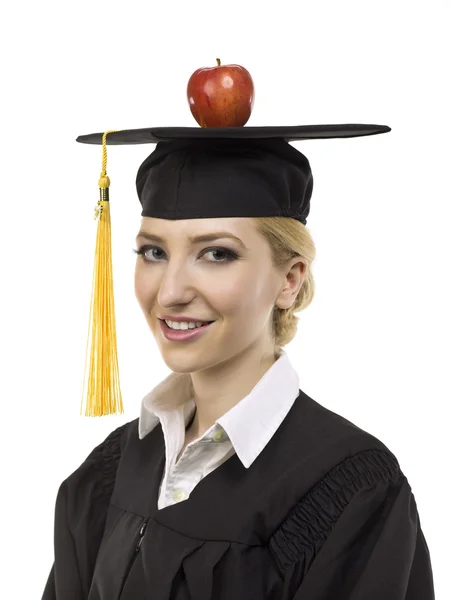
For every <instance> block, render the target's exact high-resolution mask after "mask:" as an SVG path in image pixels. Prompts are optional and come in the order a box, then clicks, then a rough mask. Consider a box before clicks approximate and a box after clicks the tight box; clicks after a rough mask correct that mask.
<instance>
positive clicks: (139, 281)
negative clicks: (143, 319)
mask: <svg viewBox="0 0 449 600" xmlns="http://www.w3.org/2000/svg"><path fill="white" fill-rule="evenodd" d="M153 286H154V282H152V279H151V278H150V277H145V275H144V274H143V272H142V271H141V270H140V269H138V268H136V270H135V272H134V293H135V295H136V298H137V300H138V302H139V304H140V306H141V307H142V308H143V307H148V303H149V301H150V300H151V297H152V296H153V295H154V294H155V291H154V290H153Z"/></svg>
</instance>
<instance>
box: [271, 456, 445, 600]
mask: <svg viewBox="0 0 449 600" xmlns="http://www.w3.org/2000/svg"><path fill="white" fill-rule="evenodd" d="M270 549H271V551H272V553H273V554H274V556H275V560H276V563H277V565H278V568H279V569H280V571H281V573H282V576H283V581H284V595H283V598H286V599H287V598H288V599H289V600H336V599H337V598H338V599H342V600H379V599H380V598H381V599H382V600H434V598H435V594H434V586H433V575H432V567H431V561H430V555H429V549H428V547H427V543H426V540H425V537H424V534H423V532H422V530H421V524H420V519H419V514H418V510H417V506H416V502H415V497H414V495H413V492H412V490H411V488H410V485H409V483H408V481H407V478H406V477H405V475H404V474H403V473H402V472H401V470H400V468H399V465H398V463H397V460H396V458H395V457H394V456H393V455H391V454H389V453H387V452H384V451H382V450H368V451H364V452H360V453H358V454H356V455H354V456H352V457H350V458H348V459H345V460H344V461H343V462H342V463H340V464H338V465H337V466H336V467H335V468H334V469H332V471H330V472H329V473H328V474H327V475H326V476H325V477H324V478H323V479H322V480H321V481H320V482H319V483H318V484H317V485H316V486H315V487H314V488H312V489H311V491H310V492H309V493H308V494H307V495H306V496H304V497H303V498H302V500H301V501H300V502H299V504H298V505H297V506H296V507H295V508H294V510H293V511H292V512H291V513H289V515H288V516H287V518H286V519H285V520H284V522H283V523H282V524H281V526H280V527H279V528H278V530H277V531H276V532H275V533H274V534H273V536H272V538H271V540H270Z"/></svg>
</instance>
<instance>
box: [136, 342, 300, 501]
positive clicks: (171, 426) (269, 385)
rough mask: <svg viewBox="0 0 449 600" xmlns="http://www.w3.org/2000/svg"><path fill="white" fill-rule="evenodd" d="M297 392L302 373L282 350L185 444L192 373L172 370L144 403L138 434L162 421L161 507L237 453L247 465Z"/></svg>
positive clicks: (192, 407)
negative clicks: (235, 400) (248, 388)
mask: <svg viewBox="0 0 449 600" xmlns="http://www.w3.org/2000/svg"><path fill="white" fill-rule="evenodd" d="M298 395H299V376H298V373H297V372H296V370H295V368H294V367H293V365H292V363H291V362H290V359H289V357H288V355H287V353H286V352H285V350H283V349H281V351H280V356H279V358H278V359H277V360H276V361H275V362H274V363H273V365H272V366H271V367H270V368H269V369H268V371H266V372H265V373H264V375H263V376H262V377H261V379H259V381H258V382H257V384H256V385H255V386H254V387H253V389H252V390H251V392H250V393H249V394H248V395H247V396H245V397H244V398H242V400H240V401H239V402H238V403H237V404H236V405H235V406H233V407H232V408H231V409H230V410H229V411H228V412H227V413H225V414H224V415H223V416H221V417H220V418H219V419H217V420H216V422H215V423H214V424H213V425H212V426H211V427H210V428H209V429H208V430H207V431H206V432H205V433H204V434H203V435H202V436H201V437H200V438H198V439H196V440H194V441H192V442H190V444H188V445H187V446H186V448H185V450H184V452H183V454H182V456H181V457H180V458H179V461H178V462H176V459H177V457H178V454H179V453H180V451H181V449H182V447H183V445H184V442H185V430H186V427H187V425H188V423H189V422H190V421H191V418H192V417H193V414H194V412H195V402H194V398H193V388H192V380H191V377H190V374H189V373H175V372H173V373H171V374H170V375H168V377H166V378H165V379H164V380H163V381H161V382H160V383H159V384H158V385H157V386H156V387H155V388H154V389H153V390H152V391H151V392H150V393H149V394H147V395H146V396H145V397H144V398H143V400H142V405H141V414H140V418H139V438H140V439H142V438H144V437H145V436H146V435H147V434H148V433H149V432H150V431H152V430H153V429H154V427H156V425H157V424H158V423H159V422H160V423H161V427H162V431H163V434H164V439H165V457H166V461H165V470H164V475H163V478H162V482H161V484H160V488H159V500H158V508H159V509H161V508H164V507H166V506H169V505H171V504H174V503H175V502H181V501H182V500H186V499H187V498H188V497H189V495H190V493H191V491H192V490H193V488H194V487H195V486H196V485H197V484H198V483H199V482H200V481H201V479H203V477H205V476H206V475H208V474H209V473H211V472H212V471H213V470H214V469H216V468H217V467H219V466H220V465H221V464H222V463H224V462H225V461H226V460H227V459H228V458H230V457H231V456H232V455H233V454H235V453H237V455H238V457H239V459H240V460H241V462H242V464H243V465H244V466H245V467H246V468H249V467H250V466H251V464H252V463H253V462H254V460H255V459H256V458H257V457H258V456H259V454H260V453H261V452H262V450H263V449H264V448H265V446H266V445H267V444H268V442H269V441H270V439H271V438H272V437H273V435H274V434H275V432H276V431H277V429H278V427H279V426H280V425H281V423H282V421H283V420H284V419H285V417H286V416H287V414H288V412H289V410H290V408H291V407H292V405H293V403H294V401H295V399H296V398H297V397H298Z"/></svg>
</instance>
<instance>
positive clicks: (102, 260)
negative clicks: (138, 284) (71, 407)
mask: <svg viewBox="0 0 449 600" xmlns="http://www.w3.org/2000/svg"><path fill="white" fill-rule="evenodd" d="M112 131H120V130H116V129H111V130H109V131H106V132H105V133H104V134H103V139H102V142H103V160H102V171H101V175H100V179H99V181H98V185H99V188H100V200H98V203H97V206H96V207H95V216H94V219H98V227H97V241H96V247H95V263H94V273H93V280H92V295H91V301H90V316H89V329H88V334H87V338H88V339H87V348H86V363H85V366H84V383H83V397H82V400H81V413H82V405H83V402H84V400H85V397H84V389H85V383H86V365H87V358H88V355H87V351H88V346H89V341H91V342H92V345H91V348H90V351H91V353H90V360H89V367H90V371H89V386H88V395H87V404H86V412H85V416H89V417H101V416H103V415H110V414H121V413H123V412H124V411H123V403H122V394H121V391H120V378H119V372H118V356H117V338H116V329H115V306H114V282H113V277H112V247H111V214H110V207H109V186H110V179H109V177H108V176H107V175H106V161H107V153H106V136H107V134H108V133H111V132H112Z"/></svg>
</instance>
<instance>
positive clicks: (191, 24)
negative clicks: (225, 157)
mask: <svg viewBox="0 0 449 600" xmlns="http://www.w3.org/2000/svg"><path fill="white" fill-rule="evenodd" d="M162 4H163V3H161V2H150V1H147V2H143V1H141V2H135V1H134V2H133V1H128V2H126V3H124V2H111V1H108V2H98V1H97V2H95V1H93V0H89V2H86V1H80V0H78V1H77V2H71V3H68V2H49V1H46V0H41V1H40V2H30V1H28V2H20V3H12V2H10V3H8V5H7V8H3V10H2V13H3V14H2V16H1V19H0V22H1V29H2V31H1V36H0V43H1V46H2V47H1V51H2V52H1V55H2V68H1V81H2V88H3V92H2V94H1V103H2V111H1V114H2V126H1V134H2V145H1V148H2V160H1V164H2V169H1V170H2V176H1V178H0V182H1V183H0V185H1V196H2V199H1V219H0V228H1V229H0V243H1V263H0V264H1V296H0V302H1V310H0V318H1V322H0V326H1V334H0V340H1V341H0V343H1V347H0V351H1V363H0V364H1V397H2V406H3V425H4V426H3V430H2V435H1V443H2V447H1V457H2V472H3V478H2V481H3V484H2V489H3V491H2V494H1V502H2V507H1V508H2V512H1V514H2V540H3V543H2V547H3V550H4V551H5V552H6V562H5V555H4V558H3V560H2V566H3V567H5V566H6V571H5V573H4V574H3V575H2V597H5V598H6V597H7V598H8V600H12V599H13V598H18V599H19V598H20V599H23V598H40V597H41V594H42V592H43V588H44V585H45V582H46V580H47V576H48V573H49V571H50V568H51V564H52V562H53V519H54V502H55V499H56V493H57V490H58V487H59V485H60V484H61V482H62V481H63V480H64V479H65V478H66V477H68V475H69V474H70V473H72V472H73V471H74V470H75V469H76V468H77V467H78V466H79V465H80V464H81V463H82V462H83V460H84V459H85V457H86V456H87V455H88V454H89V453H90V451H91V450H92V449H93V448H94V446H96V445H97V444H99V443H100V442H101V441H103V439H104V438H105V437H106V436H107V435H108V433H109V432H111V431H112V430H113V429H115V428H116V427H118V426H119V425H121V424H122V423H125V422H127V421H131V420H133V419H135V418H136V417H137V416H138V415H139V410H140V402H141V399H142V397H143V396H144V395H145V394H146V393H147V392H148V391H149V390H150V389H152V388H153V387H154V386H155V385H156V384H157V383H158V382H159V381H160V380H161V379H162V378H163V377H165V376H166V375H168V374H169V372H170V371H169V369H168V368H167V366H166V365H165V363H164V362H163V360H162V358H161V356H160V354H159V351H158V348H157V346H156V343H155V341H154V339H153V337H152V334H151V332H150V330H149V329H148V327H147V325H146V322H145V320H144V317H143V315H142V313H141V311H140V308H139V306H138V304H137V300H136V298H135V296H134V287H133V286H134V281H133V277H134V264H135V256H134V254H133V253H132V251H131V249H132V248H133V247H134V238H135V236H136V234H137V231H138V227H139V225H140V218H141V217H140V212H141V206H140V204H139V201H138V198H137V194H136V190H135V183H134V182H135V174H136V171H137V169H138V167H139V165H140V164H141V162H142V161H143V160H144V159H145V158H146V156H147V155H148V154H149V153H150V152H151V151H152V150H153V149H154V145H137V146H115V147H112V148H109V152H108V174H109V176H110V178H111V189H110V198H111V212H112V243H113V261H114V281H115V302H116V316H117V337H118V351H119V362H120V378H121V388H122V394H123V400H124V405H125V414H124V415H122V416H109V417H103V418H101V419H95V418H88V417H82V416H80V414H79V413H80V401H81V390H82V384H83V376H84V360H85V351H86V336H87V325H88V315H89V302H90V295H91V277H92V269H93V258H94V244H95V236H96V226H97V222H96V221H94V220H93V211H94V207H95V206H96V203H97V199H98V187H97V182H98V178H99V175H100V171H101V146H95V145H85V144H78V143H76V142H75V139H76V137H77V136H78V135H81V134H88V133H94V132H103V131H105V130H107V129H132V128H141V127H150V126H197V123H196V122H195V121H194V119H193V116H192V115H191V113H190V110H189V107H188V103H187V98H186V86H187V81H188V79H189V77H190V75H191V74H192V73H193V71H195V70H196V69H197V68H199V67H205V66H214V65H215V64H216V61H215V59H216V57H220V59H221V61H222V64H229V63H237V64H241V65H243V66H244V67H246V68H247V69H248V70H249V71H250V73H251V75H252V77H253V80H254V83H255V105H254V110H253V113H252V116H251V118H250V120H249V121H248V123H247V126H256V125H304V124H329V123H376V124H382V125H389V126H390V127H391V128H392V131H391V132H390V133H387V134H383V135H377V136H367V137H359V138H348V139H332V140H310V141H302V142H293V145H295V146H296V147H297V148H298V149H300V150H301V151H302V152H303V153H304V154H306V156H307V157H308V158H309V160H310V163H311V167H312V171H313V175H314V181H315V186H314V192H313V197H312V207H311V213H310V216H309V219H308V223H307V225H308V227H309V228H310V230H311V233H312V235H313V237H314V240H315V242H316V245H317V252H318V256H317V260H316V263H315V267H314V274H315V278H316V288H317V289H316V297H315V299H314V301H313V303H312V305H311V306H310V307H309V308H308V309H307V310H306V311H304V312H303V313H300V315H299V316H300V318H301V319H300V323H299V330H298V334H297V336H296V338H295V340H294V341H293V342H291V343H290V344H289V345H288V346H287V348H286V350H287V352H288V353H289V354H290V356H291V359H292V361H293V363H294V365H295V367H296V368H297V370H298V373H299V375H300V382H301V388H302V389H303V390H304V391H305V392H306V393H307V394H309V395H310V396H311V397H312V398H314V399H315V400H316V401H318V402H320V403H321V404H323V405H324V406H326V407H328V408H329V409H331V410H333V411H335V412H337V413H339V414H341V415H343V416H344V417H346V418H347V419H349V420H351V421H353V422H354V423H355V424H357V425H358V426H359V427H362V428H363V429H365V430H367V431H369V432H371V433H372V434H374V435H375V436H377V437H378V438H379V439H381V440H382V441H383V442H384V443H385V444H386V445H387V446H388V447H389V448H390V449H391V450H392V451H393V452H394V454H395V455H396V456H397V458H398V460H399V462H400V465H401V467H402V470H403V471H404V473H405V474H406V475H407V478H408V480H409V482H410V484H411V486H412V489H413V492H414V494H415V498H416V501H417V504H418V509H419V512H420V518H421V524H422V527H423V531H424V533H425V536H426V540H427V543H428V546H429V549H430V552H431V558H432V565H433V569H434V578H435V588H436V595H437V597H438V598H444V597H448V590H449V587H448V583H447V578H446V568H445V567H447V536H448V535H449V531H448V525H447V476H448V469H447V461H448V457H449V456H448V450H447V443H446V441H447V432H448V427H447V421H446V417H445V414H446V413H445V409H446V408H447V406H446V405H447V403H448V400H449V384H448V358H449V353H448V336H449V320H448V306H449V293H448V283H447V280H448V275H447V274H448V268H447V263H448V259H449V249H448V227H449V225H448V218H449V210H448V206H447V203H448V186H449V184H448V166H447V164H448V159H449V156H448V134H449V131H448V129H449V128H448V118H447V107H448V105H449V103H448V101H449V98H448V93H447V88H446V89H445V86H446V85H447V73H448V58H449V54H448V44H447V42H446V41H445V38H446V40H447V31H448V28H449V23H448V12H449V10H448V3H447V2H442V1H436V0H426V1H424V0H421V1H420V2H416V1H415V2H413V1H411V0H407V1H404V0H395V1H394V2H392V1H391V0H378V1H377V2H375V3H374V2H371V3H368V2H360V0H359V1H351V2H349V1H343V0H340V1H339V2H335V1H333V0H332V1H328V2H320V1H317V0H314V1H309V2H298V1H295V2H291V3H290V2H285V1H284V2H282V1H279V0H277V1H276V2H274V3H267V5H266V6H267V8H266V9H263V4H262V3H261V2H252V3H250V2H242V1H238V2H234V1H232V0H227V1H226V2H211V1H210V0H208V1H207V2H205V1H201V2H199V1H197V2H195V1H191V2H167V3H165V6H164V7H161V6H162ZM5 540H6V542H5ZM6 592H7V593H6Z"/></svg>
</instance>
